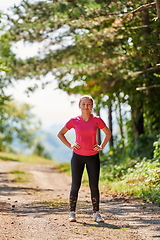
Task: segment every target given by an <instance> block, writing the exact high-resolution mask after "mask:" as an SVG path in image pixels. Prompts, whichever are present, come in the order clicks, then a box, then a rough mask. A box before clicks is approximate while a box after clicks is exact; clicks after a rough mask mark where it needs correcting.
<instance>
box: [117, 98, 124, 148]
mask: <svg viewBox="0 0 160 240" xmlns="http://www.w3.org/2000/svg"><path fill="white" fill-rule="evenodd" d="M118 108H119V129H120V134H121V142H122V144H123V147H124V134H123V117H122V109H121V103H120V99H119V97H118Z"/></svg>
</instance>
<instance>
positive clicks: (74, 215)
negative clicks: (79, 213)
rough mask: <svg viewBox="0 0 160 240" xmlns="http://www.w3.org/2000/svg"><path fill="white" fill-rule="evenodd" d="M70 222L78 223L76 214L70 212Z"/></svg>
mask: <svg viewBox="0 0 160 240" xmlns="http://www.w3.org/2000/svg"><path fill="white" fill-rule="evenodd" d="M69 221H70V222H76V214H75V212H70V214H69Z"/></svg>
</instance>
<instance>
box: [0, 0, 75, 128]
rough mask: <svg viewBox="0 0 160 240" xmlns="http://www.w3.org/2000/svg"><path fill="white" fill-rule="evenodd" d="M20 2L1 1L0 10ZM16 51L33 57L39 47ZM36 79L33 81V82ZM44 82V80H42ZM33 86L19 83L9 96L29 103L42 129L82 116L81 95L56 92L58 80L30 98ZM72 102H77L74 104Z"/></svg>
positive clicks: (27, 47)
mask: <svg viewBox="0 0 160 240" xmlns="http://www.w3.org/2000/svg"><path fill="white" fill-rule="evenodd" d="M19 2H20V0H5V1H0V9H1V10H6V9H7V8H8V7H10V6H13V5H14V4H18V3H19ZM14 50H15V51H16V52H17V53H18V55H19V56H22V54H23V56H32V55H33V54H34V53H36V51H37V46H36V45H33V47H30V46H27V45H25V46H24V45H22V44H19V45H15V46H14ZM33 81H34V79H32V82H33ZM42 81H43V79H42ZM30 84H31V80H27V81H18V83H15V85H14V87H9V88H8V89H7V93H8V94H13V97H14V99H15V100H17V101H19V102H22V103H29V104H31V105H32V106H34V108H33V113H34V114H36V115H37V117H38V118H39V119H40V120H41V122H42V127H43V128H47V127H49V126H51V125H53V124H56V123H61V124H62V125H63V124H65V122H66V121H68V120H69V119H70V118H71V117H74V116H77V115H79V114H80V112H79V108H78V101H79V95H77V96H75V95H71V96H68V95H67V94H66V93H65V92H63V91H62V90H59V89H57V90H55V89H56V88H57V83H56V80H54V79H53V84H52V85H48V86H46V87H45V89H41V88H39V89H38V90H36V91H35V92H34V93H33V94H30V96H29V97H28V96H27V94H26V93H25V90H26V89H27V87H29V86H30ZM71 102H75V103H74V104H73V103H72V104H71Z"/></svg>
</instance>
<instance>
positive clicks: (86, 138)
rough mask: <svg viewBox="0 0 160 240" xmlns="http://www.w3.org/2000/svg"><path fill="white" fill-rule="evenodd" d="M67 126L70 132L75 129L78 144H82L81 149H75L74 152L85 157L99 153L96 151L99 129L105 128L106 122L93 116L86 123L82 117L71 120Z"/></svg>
mask: <svg viewBox="0 0 160 240" xmlns="http://www.w3.org/2000/svg"><path fill="white" fill-rule="evenodd" d="M65 126H66V127H67V128H68V129H69V130H70V129H71V128H74V129H75V133H76V142H78V143H79V144H80V148H79V149H74V152H75V153H77V154H79V155H83V156H91V155H95V154H97V153H98V152H97V151H94V150H93V148H94V145H95V144H97V129H98V128H100V129H102V128H104V127H105V126H106V124H105V122H104V121H103V120H102V119H101V118H100V117H99V116H94V115H91V117H90V119H89V120H88V121H87V122H86V121H84V120H83V118H82V117H81V116H77V117H74V118H71V119H70V120H69V121H68V122H67V123H66V124H65Z"/></svg>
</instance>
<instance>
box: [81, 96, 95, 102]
mask: <svg viewBox="0 0 160 240" xmlns="http://www.w3.org/2000/svg"><path fill="white" fill-rule="evenodd" d="M83 98H88V99H89V100H91V102H92V104H93V98H92V97H91V96H89V95H83V96H82V97H81V98H80V100H79V104H80V103H81V100H82V99H83Z"/></svg>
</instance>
